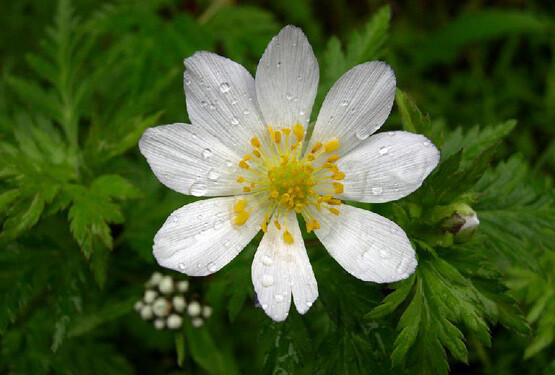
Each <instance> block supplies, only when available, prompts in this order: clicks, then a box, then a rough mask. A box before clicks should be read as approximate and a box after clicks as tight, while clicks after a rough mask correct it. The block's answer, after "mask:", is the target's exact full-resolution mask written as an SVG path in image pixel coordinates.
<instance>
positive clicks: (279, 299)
mask: <svg viewBox="0 0 555 375" xmlns="http://www.w3.org/2000/svg"><path fill="white" fill-rule="evenodd" d="M274 299H275V300H276V302H283V300H284V299H285V297H283V295H282V294H276V295H275V296H274Z"/></svg>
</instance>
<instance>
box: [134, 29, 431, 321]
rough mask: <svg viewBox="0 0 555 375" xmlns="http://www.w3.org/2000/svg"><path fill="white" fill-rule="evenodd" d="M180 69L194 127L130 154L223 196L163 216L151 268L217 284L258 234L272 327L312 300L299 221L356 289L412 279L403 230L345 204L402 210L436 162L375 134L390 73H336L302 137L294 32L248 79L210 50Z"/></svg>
mask: <svg viewBox="0 0 555 375" xmlns="http://www.w3.org/2000/svg"><path fill="white" fill-rule="evenodd" d="M185 68H186V70H185V75H184V87H185V96H186V101H187V109H188V112H189V117H190V119H191V122H192V125H187V124H173V125H164V126H159V127H156V128H151V129H147V130H146V131H145V133H144V135H143V136H142V138H141V140H140V144H139V146H140V149H141V152H142V153H143V155H145V156H146V158H147V160H148V162H149V164H150V166H151V168H152V170H153V171H154V173H155V174H156V176H157V177H158V179H159V180H160V181H161V182H162V183H164V184H165V185H166V186H168V187H170V188H172V189H174V190H176V191H178V192H181V193H184V194H192V195H195V196H223V197H222V198H212V199H207V200H203V201H198V202H195V203H191V204H188V205H186V206H184V207H182V208H180V209H178V210H176V211H175V212H173V213H172V214H171V216H170V217H169V218H168V220H167V221H166V222H165V223H164V225H163V227H162V228H161V229H160V231H159V232H158V233H157V234H156V237H155V238H154V256H155V257H156V259H157V261H158V263H159V264H160V265H162V266H164V267H168V268H171V269H174V270H177V271H180V272H183V273H186V274H188V275H191V276H205V275H208V274H211V273H214V272H216V271H218V270H219V269H221V268H222V267H224V266H225V265H226V264H228V263H229V262H230V261H231V260H232V259H233V258H234V257H235V256H236V255H237V254H238V253H239V252H240V251H241V250H242V249H243V248H244V247H245V246H246V245H247V244H248V243H249V242H250V241H251V240H252V239H253V237H254V236H255V235H256V233H257V232H258V231H259V230H260V229H262V230H263V231H264V232H265V235H264V237H263V238H262V241H261V242H260V244H259V247H258V250H257V252H256V255H255V257H254V262H253V265H252V281H253V284H254V289H255V291H256V293H257V296H258V299H259V301H260V304H261V306H262V308H263V309H264V311H265V312H266V313H267V314H268V315H269V316H270V317H271V318H272V319H274V320H276V321H281V320H284V319H285V318H286V317H287V314H288V312H289V307H290V304H291V298H292V299H293V301H294V303H295V306H296V307H297V310H298V311H299V312H300V313H301V314H304V313H305V312H306V311H307V310H308V309H309V308H310V306H312V304H313V302H314V301H315V300H316V298H317V297H318V288H317V284H316V279H315V278H314V273H313V272H312V267H311V266H310V263H309V259H308V256H307V253H306V249H305V246H304V243H303V239H302V236H301V231H300V228H299V224H298V221H297V213H298V214H300V215H302V216H303V218H304V220H305V222H306V227H307V230H308V231H309V232H310V231H314V232H315V234H316V236H317V237H318V238H319V239H320V241H321V242H322V244H323V245H324V246H325V247H326V249H327V250H328V251H329V253H330V255H331V256H332V257H334V258H335V259H336V260H337V261H338V262H339V264H341V265H342V266H343V267H344V268H345V269H346V270H347V271H348V272H349V273H351V274H352V275H354V276H355V277H357V278H359V279H361V280H365V281H373V282H379V283H385V282H393V281H398V280H402V279H405V278H407V277H408V276H409V275H410V274H411V273H412V272H414V270H415V268H416V265H417V262H416V257H415V252H414V250H413V248H412V246H411V244H410V242H409V240H408V238H407V236H406V234H405V233H404V232H403V230H402V229H401V228H400V227H399V226H398V225H396V224H395V223H393V222H392V221H390V220H388V219H386V218H384V217H382V216H379V215H377V214H374V213H372V212H369V211H366V210H363V209H360V208H356V207H353V206H349V205H345V204H343V201H344V200H348V201H359V202H370V203H381V202H388V201H392V200H397V199H400V198H402V197H404V196H406V195H408V194H410V193H412V192H413V191H415V190H416V189H418V187H420V185H421V184H422V181H423V180H424V179H425V178H426V176H427V175H428V174H429V173H430V172H431V171H432V170H433V169H434V168H435V166H436V165H437V163H438V161H439V152H438V150H437V149H436V148H435V147H434V146H433V144H432V143H431V142H430V141H429V140H428V139H427V138H425V137H423V136H421V135H417V134H412V133H407V132H402V131H396V132H388V133H381V134H376V135H373V136H371V135H372V134H373V133H374V132H375V131H376V130H378V129H379V128H380V126H382V124H383V123H384V121H385V120H386V119H387V117H388V116H389V113H390V111H391V107H392V105H393V100H394V97H395V75H394V73H393V71H392V70H391V68H390V67H389V66H388V65H387V64H385V63H383V62H377V61H374V62H367V63H364V64H361V65H358V66H355V67H354V68H352V69H351V70H349V71H348V72H347V73H345V74H344V75H343V76H342V77H341V78H340V79H339V80H338V81H337V82H336V83H335V85H334V86H333V87H332V89H331V90H330V92H329V93H328V94H327V97H326V99H325V101H324V103H323V105H322V109H321V111H320V113H319V115H318V118H317V120H316V123H315V125H314V130H313V133H312V136H311V137H310V139H306V130H307V126H308V123H309V118H310V113H311V110H312V105H313V102H314V98H315V96H316V89H317V86H318V77H319V69H318V63H317V61H316V58H315V57H314V54H313V52H312V48H311V46H310V44H309V43H308V41H307V39H306V37H305V35H304V34H303V33H302V31H301V30H300V29H298V28H296V27H293V26H287V27H285V28H284V29H283V30H282V31H281V32H280V33H279V35H277V36H276V37H275V38H274V39H273V40H272V41H271V42H270V44H269V45H268V48H267V49H266V51H265V52H264V55H263V56H262V59H261V60H260V63H259V64H258V69H257V71H256V78H254V79H253V77H252V76H251V75H250V74H249V72H247V70H246V69H245V68H243V67H242V66H241V65H239V64H237V63H235V62H233V61H231V60H229V59H227V58H224V57H221V56H218V55H216V54H213V53H210V52H197V53H195V54H194V55H193V56H192V57H190V58H188V59H186V60H185ZM370 136H371V137H370ZM189 307H190V305H189Z"/></svg>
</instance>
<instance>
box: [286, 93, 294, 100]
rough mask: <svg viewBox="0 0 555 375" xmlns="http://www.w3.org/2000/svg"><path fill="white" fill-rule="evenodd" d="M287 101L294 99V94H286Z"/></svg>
mask: <svg viewBox="0 0 555 375" xmlns="http://www.w3.org/2000/svg"><path fill="white" fill-rule="evenodd" d="M285 99H287V100H291V99H293V94H291V93H290V92H288V93H286V94H285Z"/></svg>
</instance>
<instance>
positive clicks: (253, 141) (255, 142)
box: [251, 137, 261, 148]
mask: <svg viewBox="0 0 555 375" xmlns="http://www.w3.org/2000/svg"><path fill="white" fill-rule="evenodd" d="M251 145H252V147H254V148H260V146H261V144H260V139H258V137H252V139H251Z"/></svg>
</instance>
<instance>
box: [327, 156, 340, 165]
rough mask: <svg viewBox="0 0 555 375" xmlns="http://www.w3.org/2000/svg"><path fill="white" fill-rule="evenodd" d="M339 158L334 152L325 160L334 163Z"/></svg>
mask: <svg viewBox="0 0 555 375" xmlns="http://www.w3.org/2000/svg"><path fill="white" fill-rule="evenodd" d="M338 159H339V155H337V154H335V155H332V156H330V157H329V158H328V159H327V160H326V161H327V162H328V163H335V162H336V161H337V160H338Z"/></svg>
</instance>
